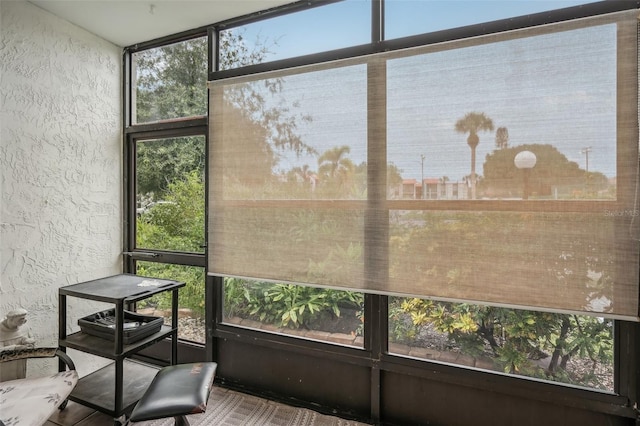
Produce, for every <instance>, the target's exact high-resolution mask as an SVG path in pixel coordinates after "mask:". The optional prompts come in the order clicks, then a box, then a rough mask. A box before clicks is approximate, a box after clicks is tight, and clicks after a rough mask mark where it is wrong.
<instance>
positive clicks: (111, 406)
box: [69, 359, 158, 418]
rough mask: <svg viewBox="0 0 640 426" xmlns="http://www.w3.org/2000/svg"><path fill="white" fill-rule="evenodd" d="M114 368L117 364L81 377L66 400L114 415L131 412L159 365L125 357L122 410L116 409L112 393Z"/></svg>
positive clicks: (111, 364) (114, 375)
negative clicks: (155, 365) (151, 364)
mask: <svg viewBox="0 0 640 426" xmlns="http://www.w3.org/2000/svg"><path fill="white" fill-rule="evenodd" d="M115 370H116V364H115V363H110V364H109V365H107V366H105V367H103V368H101V369H99V370H96V371H94V372H93V373H91V374H89V375H87V376H85V377H83V378H81V379H80V380H79V381H78V384H77V385H76V387H75V388H74V390H73V392H71V395H70V396H69V399H70V400H72V401H75V402H78V403H80V404H82V405H85V406H87V407H90V408H92V409H94V410H98V411H100V412H102V413H105V414H107V415H110V416H112V417H114V418H115V417H118V416H120V415H121V413H122V412H125V413H128V412H130V411H131V410H132V409H133V407H134V405H135V404H136V403H137V402H138V400H139V399H140V398H141V397H142V395H143V394H144V392H145V391H146V390H147V388H148V387H149V385H150V384H151V381H152V380H153V378H154V377H155V375H156V373H157V372H158V368H157V367H153V366H150V365H147V364H143V363H140V362H136V361H131V360H128V359H127V360H124V362H123V370H124V371H123V392H122V409H121V410H120V411H116V408H115V406H116V399H115V396H116V394H115V393H114V392H113V389H114V387H115V377H116V371H115Z"/></svg>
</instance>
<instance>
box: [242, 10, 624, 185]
mask: <svg viewBox="0 0 640 426" xmlns="http://www.w3.org/2000/svg"><path fill="white" fill-rule="evenodd" d="M584 3H587V2H585V1H555V2H549V1H455V0H454V1H430V0H390V1H389V2H388V9H387V11H386V23H387V25H386V31H385V32H386V36H387V38H396V37H402V36H407V35H412V34H418V33H423V32H429V31H437V30H440V29H445V28H452V27H456V26H462V25H469V24H474V23H479V22H486V21H491V20H496V19H502V18H509V17H514V16H520V15H526V14H529V13H536V12H540V11H545V10H551V9H557V8H559V7H568V6H574V5H577V4H584ZM369 8H370V4H369V2H366V1H362V0H348V1H345V2H341V3H336V4H332V5H329V6H324V7H319V8H316V9H311V10H310V11H306V12H304V13H298V14H295V18H294V17H293V16H285V17H280V18H277V19H274V20H269V21H266V22H263V23H258V24H252V25H250V26H248V27H247V29H246V31H247V32H246V38H247V39H249V40H251V39H253V38H254V37H260V38H261V39H262V40H264V39H265V38H266V39H272V40H277V46H274V47H273V48H272V50H273V51H274V53H273V55H272V56H270V59H281V58H285V57H293V56H298V55H302V54H308V53H316V52H319V51H324V50H331V49H336V48H341V47H347V46H353V45H357V44H364V43H368V41H369V40H368V38H369V37H370V30H369V16H370V15H369ZM615 34H616V33H615V26H613V25H608V26H599V27H594V28H589V29H580V30H573V31H568V32H563V33H557V34H552V35H546V36H537V37H533V38H527V39H516V40H511V41H500V42H497V43H489V44H483V45H478V46H472V47H464V48H460V49H453V50H442V51H438V52H431V53H426V52H425V53H421V54H419V55H415V56H409V57H406V58H398V59H391V60H389V61H388V62H387V81H388V83H387V84H388V87H387V99H388V100H387V102H388V104H387V129H388V132H387V140H388V155H387V159H388V161H389V162H392V163H394V164H395V165H396V166H398V167H399V168H400V169H401V170H402V175H403V177H404V178H414V179H420V178H421V177H425V178H439V177H442V176H447V177H448V178H449V179H450V180H452V181H455V180H461V179H462V178H463V176H465V175H467V174H469V169H470V154H469V152H470V151H469V147H468V146H467V144H466V135H462V134H458V133H456V132H455V131H454V126H455V122H456V121H457V120H458V119H460V118H462V117H463V116H464V115H465V114H466V113H468V112H482V113H485V114H486V115H487V116H488V117H490V118H491V119H492V120H493V122H494V127H495V128H497V127H506V128H507V129H508V131H509V136H510V144H509V145H510V146H517V145H521V144H532V143H548V144H552V145H553V146H555V147H556V148H558V149H559V150H560V151H561V152H562V153H563V154H565V156H566V157H567V158H568V159H569V160H571V161H575V162H577V163H578V164H579V165H580V167H581V168H583V169H584V168H585V167H586V156H585V155H584V154H583V153H582V150H583V149H584V148H586V147H590V153H589V156H590V157H589V170H590V171H599V172H602V173H604V174H605V175H607V176H609V177H613V176H615V175H616V168H615V167H616V166H615V163H616V151H615V147H616V142H615V141H616V135H615V123H616V116H615V108H616V97H615V96H616V92H615V88H616V61H615V49H614V48H613V47H615V41H616V35H615ZM301 39H304V40H305V43H300V42H299V41H300V40H301ZM365 71H366V68H365V67H364V65H356V66H351V67H346V68H338V69H334V70H329V71H322V72H316V73H311V74H305V75H299V76H292V77H287V78H286V79H285V81H286V84H285V85H283V92H282V93H281V95H282V97H283V98H284V99H294V100H295V101H296V108H297V111H298V112H300V113H302V114H308V115H310V116H311V117H312V118H313V121H312V122H311V123H310V124H309V125H307V127H305V126H302V127H301V128H300V131H301V134H302V136H303V140H304V141H305V142H306V143H308V144H310V145H312V146H314V147H316V149H318V151H320V152H322V151H324V150H326V149H329V148H331V147H333V146H339V145H349V146H350V147H351V159H352V160H353V161H354V162H355V163H359V162H360V161H363V160H364V158H366V157H365V155H366V109H365V107H366V79H365V76H366V72H365ZM494 130H495V129H494ZM479 136H480V145H479V146H478V152H477V161H476V169H477V173H479V174H482V163H483V160H484V158H485V156H486V155H487V154H488V153H490V152H492V151H493V149H494V147H495V133H494V132H487V133H480V135H479ZM422 156H424V160H422ZM303 164H308V165H309V166H311V168H312V169H313V168H314V167H315V166H316V163H315V159H314V158H301V159H297V158H292V157H284V158H283V160H282V164H281V168H283V169H285V170H286V169H289V168H291V167H295V166H302V165H303Z"/></svg>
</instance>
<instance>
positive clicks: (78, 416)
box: [45, 401, 113, 426]
mask: <svg viewBox="0 0 640 426" xmlns="http://www.w3.org/2000/svg"><path fill="white" fill-rule="evenodd" d="M45 426H113V417H110V416H107V415H106V414H102V413H98V412H97V411H95V410H92V409H91V408H88V407H85V406H84V405H81V404H78V403H76V402H73V401H69V403H68V404H67V407H66V408H65V409H64V410H62V411H56V412H55V414H54V415H52V416H51V417H50V418H49V421H47V423H45Z"/></svg>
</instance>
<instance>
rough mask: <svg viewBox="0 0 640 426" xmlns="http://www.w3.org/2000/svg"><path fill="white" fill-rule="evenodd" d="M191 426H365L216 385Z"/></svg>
mask: <svg viewBox="0 0 640 426" xmlns="http://www.w3.org/2000/svg"><path fill="white" fill-rule="evenodd" d="M188 419H189V422H190V423H191V425H192V426H210V425H216V426H365V425H366V423H360V422H355V421H350V420H344V419H341V418H339V417H332V416H327V415H324V414H320V413H317V412H315V411H313V410H308V409H305V408H297V407H291V406H289V405H285V404H280V403H278V402H274V401H270V400H267V399H262V398H258V397H256V396H253V395H246V394H243V393H239V392H235V391H232V390H229V389H225V388H220V387H218V386H214V387H213V389H212V391H211V397H210V398H209V404H208V405H207V411H206V413H202V414H193V415H190V416H189V417H188ZM134 425H135V426H143V425H144V426H172V425H173V419H163V420H154V421H147V422H138V423H134Z"/></svg>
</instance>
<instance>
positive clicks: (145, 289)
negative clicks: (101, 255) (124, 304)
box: [59, 274, 185, 302]
mask: <svg viewBox="0 0 640 426" xmlns="http://www.w3.org/2000/svg"><path fill="white" fill-rule="evenodd" d="M184 285H185V283H183V282H179V281H173V280H166V279H160V278H150V277H144V276H140V275H134V274H119V275H113V276H110V277H105V278H99V279H97V280H92V281H87V282H83V283H79V284H72V285H69V286H65V287H61V288H60V290H59V292H60V294H62V295H67V296H77V297H83V298H88V299H94V300H100V301H103V302H117V301H124V300H131V301H136V300H140V299H143V298H145V297H149V296H151V295H153V294H156V293H160V292H163V291H167V290H172V289H174V288H179V287H183V286H184Z"/></svg>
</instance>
